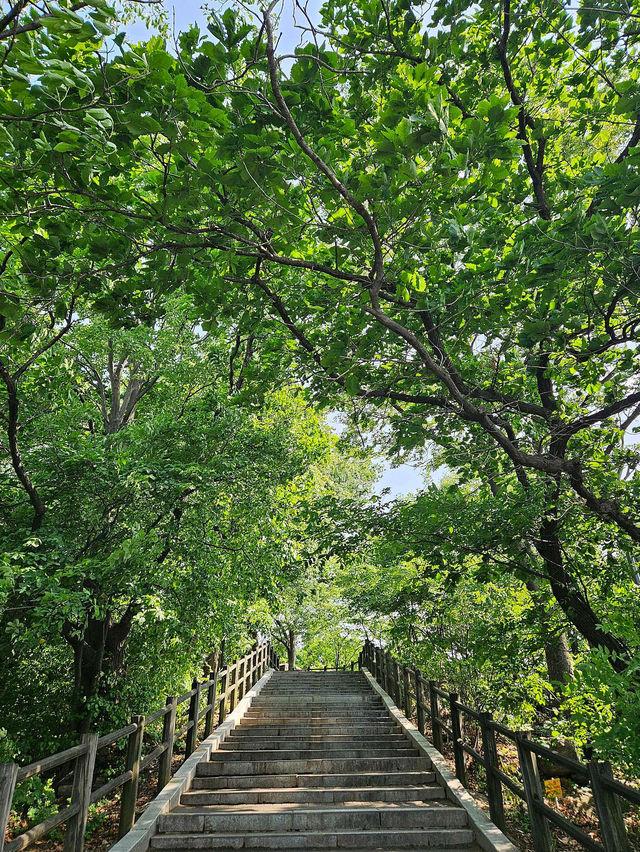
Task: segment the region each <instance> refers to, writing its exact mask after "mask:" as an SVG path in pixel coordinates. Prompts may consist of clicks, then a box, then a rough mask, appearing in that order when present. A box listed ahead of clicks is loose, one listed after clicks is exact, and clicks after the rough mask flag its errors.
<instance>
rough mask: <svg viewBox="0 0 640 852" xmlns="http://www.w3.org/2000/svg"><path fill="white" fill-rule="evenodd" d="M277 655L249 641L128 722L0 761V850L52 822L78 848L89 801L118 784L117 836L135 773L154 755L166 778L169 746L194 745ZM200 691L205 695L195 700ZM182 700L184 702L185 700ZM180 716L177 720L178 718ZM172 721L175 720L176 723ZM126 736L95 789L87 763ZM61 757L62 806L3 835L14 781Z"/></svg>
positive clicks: (132, 815) (125, 820) (16, 851)
mask: <svg viewBox="0 0 640 852" xmlns="http://www.w3.org/2000/svg"><path fill="white" fill-rule="evenodd" d="M279 665H280V663H279V660H278V658H277V656H276V654H275V652H274V650H273V648H272V647H271V644H270V643H269V642H264V643H263V644H261V645H258V646H256V647H254V648H253V649H252V650H251V651H250V652H249V653H248V654H246V655H245V656H244V657H241V658H240V659H238V660H236V661H235V662H233V663H231V664H230V665H229V666H227V667H226V668H223V669H221V670H220V671H216V672H213V673H212V674H211V676H210V677H209V679H208V680H205V681H204V682H200V681H198V680H197V679H195V680H194V681H193V683H192V685H191V689H190V690H189V691H188V692H185V693H184V695H180V696H178V697H177V698H176V697H173V696H172V697H169V698H167V700H166V703H165V705H164V706H163V707H161V708H160V709H159V710H157V711H156V712H155V713H150V714H149V715H148V716H134V717H133V718H132V719H131V723H130V724H129V725H127V726H126V727H124V728H120V730H118V731H112V732H111V733H109V734H105V735H104V736H102V737H99V736H98V734H96V733H89V734H84V735H83V736H82V737H81V740H80V743H79V744H78V745H76V746H73V747H72V748H68V749H65V751H61V752H58V753H57V754H53V755H51V756H50V757H46V758H44V759H43V760H38V761H36V762H35V763H31V764H29V766H22V767H20V766H18V765H17V764H15V763H0V852H22V850H23V849H26V848H27V847H28V846H31V845H32V844H33V843H35V842H36V841H38V840H40V839H42V838H43V837H45V836H46V835H47V834H48V833H49V832H50V831H52V829H54V828H56V827H57V826H59V825H61V824H62V823H66V831H65V839H64V852H82V850H83V848H84V835H85V830H86V826H87V819H88V814H89V806H90V805H92V804H94V803H95V802H97V801H99V800H100V799H104V798H106V797H107V796H109V795H110V794H111V793H113V792H114V791H115V790H117V789H118V788H120V787H122V796H121V799H120V823H119V836H120V837H122V836H123V835H124V834H126V833H127V832H128V831H129V830H130V829H131V828H133V825H134V823H135V820H136V801H137V798H138V782H139V778H140V774H141V773H142V772H144V771H145V769H148V768H149V767H150V766H152V765H153V764H155V763H158V785H157V786H158V791H160V790H161V789H162V788H163V787H164V786H165V785H166V784H167V783H168V781H169V779H170V778H171V764H172V761H173V756H174V746H175V744H176V742H177V741H178V740H180V739H181V738H182V737H185V738H186V739H185V759H186V758H187V757H189V755H190V754H192V753H193V751H194V750H195V749H196V747H197V746H198V742H199V739H198V738H199V728H200V727H201V725H202V721H203V720H204V730H203V733H202V738H203V739H205V738H206V737H208V736H209V735H210V734H211V733H212V732H213V730H214V728H215V727H216V726H217V725H219V724H220V723H221V722H223V721H224V719H225V718H226V716H227V714H228V713H230V712H231V711H232V710H233V709H234V708H235V706H236V704H237V703H238V702H239V701H240V700H241V699H242V698H243V696H244V695H245V693H246V692H247V691H248V690H249V689H250V688H251V687H252V686H253V684H254V683H255V682H256V681H257V680H259V679H260V678H261V677H262V675H263V674H264V673H265V671H266V670H267V669H268V668H270V667H271V668H279ZM203 698H204V699H205V701H206V703H205V704H204V706H203V704H202V702H203ZM187 702H188V704H187ZM160 720H162V738H161V741H160V743H159V744H158V745H157V746H156V747H155V748H154V749H152V751H150V752H149V754H147V755H145V756H144V757H143V756H142V744H143V737H144V732H145V729H147V728H148V727H149V726H150V725H152V724H153V723H158V722H160ZM182 721H184V724H180V723H181V722H182ZM178 725H180V727H178ZM125 739H126V741H127V742H126V763H125V771H124V772H123V773H122V774H120V775H118V776H117V778H112V779H110V780H109V781H107V782H106V783H105V784H102V785H101V786H100V787H97V788H96V789H94V788H93V784H94V769H95V763H96V755H97V753H98V752H99V751H100V750H101V749H104V748H107V747H108V746H110V745H112V744H113V743H115V742H117V741H119V740H125ZM66 764H69V765H70V766H71V767H72V772H73V776H72V777H73V780H72V786H71V795H70V799H69V804H68V806H67V807H65V808H63V809H62V810H60V811H58V812H57V813H55V814H53V816H50V817H49V818H48V819H46V820H44V821H43V822H41V823H39V824H38V825H34V826H33V827H32V828H30V829H29V830H28V831H25V832H23V833H22V834H20V835H19V836H18V837H16V838H15V839H13V840H10V841H8V842H5V834H6V827H7V823H8V820H9V814H10V812H11V803H12V801H13V794H14V790H15V787H16V784H20V783H21V782H22V781H26V780H27V779H28V778H33V777H34V776H36V775H41V774H46V773H48V772H51V771H52V770H54V769H57V768H59V767H62V766H65V765H66Z"/></svg>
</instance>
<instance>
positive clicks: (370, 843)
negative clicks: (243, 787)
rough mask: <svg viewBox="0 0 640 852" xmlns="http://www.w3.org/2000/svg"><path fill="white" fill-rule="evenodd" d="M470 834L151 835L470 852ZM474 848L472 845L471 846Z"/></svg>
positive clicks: (196, 842)
mask: <svg viewBox="0 0 640 852" xmlns="http://www.w3.org/2000/svg"><path fill="white" fill-rule="evenodd" d="M472 843H473V834H472V832H471V831H469V829H466V828H455V829H450V828H438V829H436V828H434V829H426V830H425V829H414V830H404V831H400V830H397V829H395V830H393V831H383V830H380V831H343V832H340V833H337V834H331V833H328V832H327V831H305V832H302V831H301V832H296V834H295V837H292V836H291V834H290V833H288V832H272V833H270V834H248V833H245V832H242V833H235V834H156V835H155V836H154V837H152V838H151V848H152V849H170V850H173V852H177V850H185V852H186V850H191V849H217V850H227V849H229V850H230V849H254V850H259V849H287V850H288V852H294V850H304V849H332V848H336V847H338V848H340V849H353V850H358V849H362V850H364V849H384V850H385V852H387V850H392V849H393V850H398V849H429V850H430V852H470V848H471V844H472ZM473 848H475V847H473Z"/></svg>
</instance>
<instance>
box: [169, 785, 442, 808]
mask: <svg viewBox="0 0 640 852" xmlns="http://www.w3.org/2000/svg"><path fill="white" fill-rule="evenodd" d="M444 797H445V794H444V789H443V788H442V787H440V786H439V785H436V784H432V785H423V786H409V787H282V788H279V789H278V788H268V787H258V788H256V789H253V790H190V791H189V792H187V793H183V794H182V804H183V805H191V806H192V805H242V804H246V805H266V804H277V803H280V802H301V803H304V804H307V803H314V802H324V803H331V802H418V801H431V800H433V799H444Z"/></svg>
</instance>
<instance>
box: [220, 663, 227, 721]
mask: <svg viewBox="0 0 640 852" xmlns="http://www.w3.org/2000/svg"><path fill="white" fill-rule="evenodd" d="M228 683H229V668H228V667H227V668H226V669H225V670H224V674H223V675H222V676H221V678H220V713H219V715H218V724H219V725H221V724H222V723H223V722H224V720H225V718H226V715H227V684H228Z"/></svg>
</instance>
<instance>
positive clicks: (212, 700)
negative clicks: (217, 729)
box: [204, 666, 218, 740]
mask: <svg viewBox="0 0 640 852" xmlns="http://www.w3.org/2000/svg"><path fill="white" fill-rule="evenodd" d="M209 679H210V681H211V683H210V684H209V687H208V689H207V706H208V707H209V709H208V710H207V714H206V716H205V717H204V738H205V740H206V738H207V737H210V736H211V734H212V733H213V726H214V724H215V721H214V720H215V715H216V693H217V691H218V667H217V666H216V668H215V671H214V672H213V677H211V672H209Z"/></svg>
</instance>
